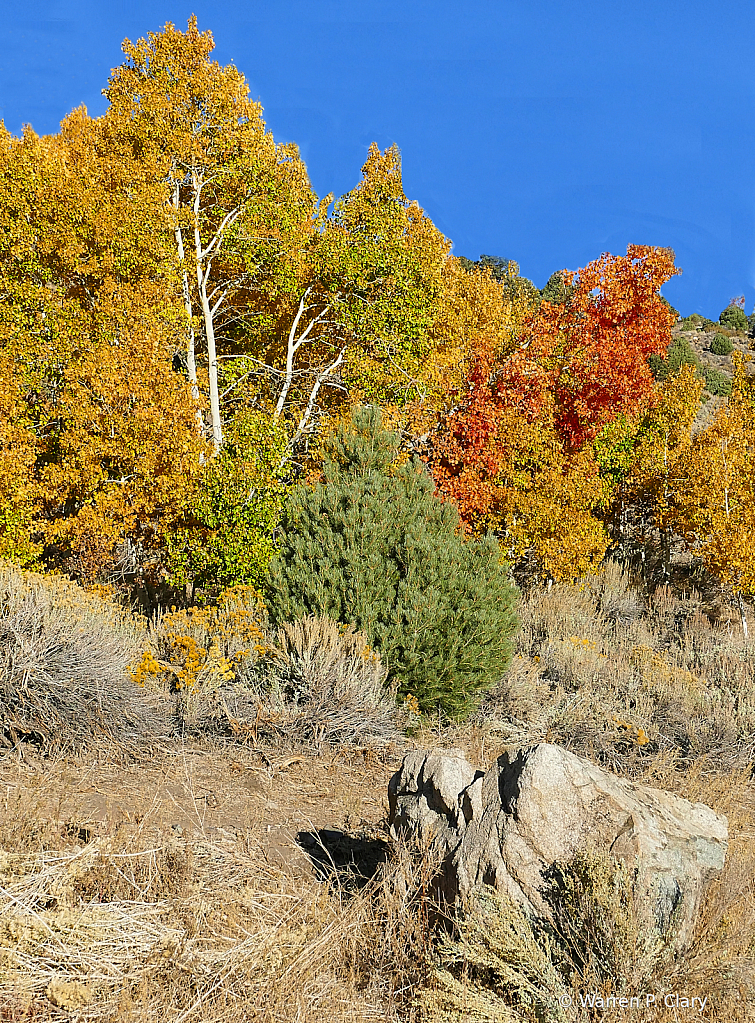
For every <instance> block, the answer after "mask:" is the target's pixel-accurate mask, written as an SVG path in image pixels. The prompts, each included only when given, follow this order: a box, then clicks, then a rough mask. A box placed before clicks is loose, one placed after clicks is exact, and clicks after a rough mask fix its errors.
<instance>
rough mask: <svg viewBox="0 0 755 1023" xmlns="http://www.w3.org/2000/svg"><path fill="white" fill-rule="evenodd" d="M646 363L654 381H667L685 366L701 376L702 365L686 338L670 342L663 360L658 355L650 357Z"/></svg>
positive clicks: (677, 338)
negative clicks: (691, 367) (693, 368)
mask: <svg viewBox="0 0 755 1023" xmlns="http://www.w3.org/2000/svg"><path fill="white" fill-rule="evenodd" d="M648 361H649V363H650V370H651V372H652V374H653V376H654V377H655V379H656V380H667V379H668V378H669V377H673V376H676V374H677V373H678V372H679V370H680V369H681V367H682V366H683V365H685V364H687V365H690V366H694V367H695V369H696V370H697V371H698V373H700V374H701V375H702V363H701V362H700V360H699V359H698V357H697V356H696V355H695V352H694V350H693V348H692V345H691V344H690V343H689V341H688V340H687V338H686V337H675V338H674V339H673V340H672V342H671V344H670V345H669V346H668V352H667V353H666V358H665V359H663V358H661V356H660V355H651V356H650V358H649V360H648Z"/></svg>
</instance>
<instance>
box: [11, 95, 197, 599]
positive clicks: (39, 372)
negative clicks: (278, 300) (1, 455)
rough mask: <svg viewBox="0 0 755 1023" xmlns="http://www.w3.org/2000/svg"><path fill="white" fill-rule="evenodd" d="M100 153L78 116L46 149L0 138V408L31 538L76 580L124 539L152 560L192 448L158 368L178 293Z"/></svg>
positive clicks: (98, 567) (32, 141)
mask: <svg viewBox="0 0 755 1023" xmlns="http://www.w3.org/2000/svg"><path fill="white" fill-rule="evenodd" d="M101 142H102V139H101V138H100V136H99V135H98V126H97V124H94V123H93V122H91V121H90V120H89V119H88V118H87V116H86V112H85V111H83V110H80V111H76V112H75V113H74V114H73V115H71V117H69V118H68V119H67V121H66V122H65V124H64V126H63V130H62V132H61V135H60V136H58V137H55V138H44V139H40V138H39V137H37V136H36V135H35V134H34V133H33V132H31V131H30V130H27V132H26V133H25V134H24V136H23V137H22V138H21V139H14V138H12V137H11V136H9V135H8V133H5V134H4V135H3V136H2V138H0V143H1V146H0V220H2V224H1V225H0V226H2V227H3V229H4V230H3V231H2V232H0V239H1V240H0V288H1V289H2V291H3V292H4V294H5V296H6V300H5V301H4V302H2V303H0V362H1V363H2V366H3V368H4V369H3V372H2V373H0V388H2V391H3V397H2V399H0V400H3V401H6V402H12V403H13V407H14V409H15V414H14V418H15V421H16V422H17V423H19V424H23V429H24V431H25V433H24V444H23V445H22V450H25V451H26V455H25V456H24V457H25V459H26V460H25V462H24V465H25V470H24V472H25V481H26V497H25V498H24V501H26V506H27V508H32V507H33V509H34V529H33V531H32V532H33V533H34V534H36V535H37V538H38V540H39V542H41V543H44V545H45V551H46V553H45V559H46V561H47V562H48V563H49V564H51V565H59V566H61V567H64V568H65V569H66V570H68V571H71V572H74V573H75V574H77V575H78V576H79V577H80V578H82V579H83V580H85V581H91V580H93V579H94V578H95V577H96V576H98V575H99V574H102V573H105V572H106V571H107V570H108V569H110V568H112V565H113V559H114V557H115V554H114V550H115V548H116V546H118V545H119V544H122V543H123V542H125V541H127V540H131V541H133V542H134V543H137V544H141V545H142V547H145V548H150V547H159V545H160V542H161V541H160V537H159V533H160V529H161V528H163V526H164V524H166V523H167V522H168V521H169V520H170V518H171V516H172V515H173V514H174V512H175V511H176V509H177V508H178V507H179V505H180V501H181V496H182V494H183V491H184V489H185V488H186V487H187V485H188V483H189V482H190V479H191V474H192V472H194V471H196V469H197V468H198V467H199V461H200V455H201V452H202V450H203V449H204V442H203V441H202V439H201V437H200V436H199V434H198V430H197V423H196V410H195V407H194V405H193V402H192V398H191V394H190V391H189V389H188V387H187V385H186V382H185V381H184V380H183V379H182V377H181V376H180V375H178V374H176V373H175V372H173V370H172V359H173V354H174V352H175V330H176V324H177V322H178V321H177V317H178V320H180V317H181V315H182V314H181V307H180V302H179V301H178V300H180V292H178V290H177V286H176V281H175V279H174V278H173V277H172V273H171V268H170V265H169V264H166V262H165V258H164V256H165V254H164V252H162V251H161V250H160V248H159V246H155V245H154V244H151V245H150V246H148V247H146V248H145V246H144V241H145V238H144V236H143V235H142V234H141V233H140V232H139V231H134V230H130V229H129V227H128V225H129V223H130V222H131V220H133V213H134V207H135V206H139V207H140V209H141V219H142V222H143V221H144V220H145V218H147V213H148V211H149V209H150V206H149V203H148V202H147V201H146V199H145V202H144V203H143V204H142V203H141V201H140V198H139V195H138V194H137V193H138V189H137V188H136V185H137V184H138V182H137V183H133V184H134V194H130V193H129V190H128V189H125V188H121V187H120V185H119V184H118V183H117V181H116V183H115V184H113V181H114V179H115V178H116V177H117V174H116V171H115V170H114V169H113V167H112V161H111V159H110V156H109V155H108V153H107V147H106V146H104V144H102V145H101V144H100V143H101ZM111 186H112V187H111ZM151 224H152V227H153V228H154V222H153V221H152V222H151ZM147 233H148V234H149V235H150V237H151V231H148V232H147ZM11 392H12V393H11ZM18 429H20V426H19V427H18ZM32 453H33V458H32ZM0 493H1V491H0ZM3 507H4V509H6V511H5V512H4V514H6V515H7V514H11V513H12V508H9V506H8V504H7V503H6V504H5V505H4V506H3ZM30 535H31V534H30Z"/></svg>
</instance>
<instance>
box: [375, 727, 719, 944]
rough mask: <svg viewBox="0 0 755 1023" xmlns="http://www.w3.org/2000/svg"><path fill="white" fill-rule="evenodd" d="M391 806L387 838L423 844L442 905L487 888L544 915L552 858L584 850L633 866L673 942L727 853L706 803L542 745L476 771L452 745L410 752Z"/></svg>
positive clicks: (685, 930)
mask: <svg viewBox="0 0 755 1023" xmlns="http://www.w3.org/2000/svg"><path fill="white" fill-rule="evenodd" d="M388 802H389V806H390V817H389V821H390V825H391V834H392V836H393V837H394V838H398V837H400V836H403V837H404V838H407V837H408V838H409V839H410V840H411V842H412V843H414V842H416V843H418V844H419V846H420V847H422V848H425V849H428V850H431V851H432V853H433V855H434V856H435V857H437V859H438V861H439V862H440V863H441V870H440V875H439V884H440V888H441V891H442V893H443V895H444V896H445V898H446V899H447V900H448V901H453V900H454V899H456V898H457V897H458V896H462V897H463V896H465V895H467V894H468V893H469V892H471V891H472V890H473V889H474V888H475V887H477V886H479V885H480V884H487V885H492V886H493V887H495V888H498V889H499V890H502V891H505V892H507V893H508V894H509V895H510V896H511V897H512V898H514V899H515V900H516V901H517V902H518V903H519V904H520V905H521V906H522V908H523V909H524V911H525V912H527V913H528V914H529V915H531V916H533V917H540V918H545V919H547V918H548V917H549V915H550V911H549V906H548V901H547V898H546V896H547V893H548V891H549V888H550V882H549V877H552V875H553V871H552V867H553V865H554V864H564V863H566V862H568V861H569V860H570V859H571V858H572V857H573V856H574V855H575V854H576V853H578V852H579V851H582V850H584V851H590V852H594V853H603V854H608V855H610V856H611V857H613V858H614V859H616V860H623V861H624V862H627V863H628V864H630V865H631V866H633V867H636V868H637V870H636V875H635V882H634V884H635V888H634V891H635V897H636V898H637V899H639V900H640V901H641V902H642V903H644V905H645V907H646V909H650V911H651V912H650V913H649V914H648V915H649V916H650V918H651V920H653V921H654V926H655V927H656V928H657V930H658V933H659V934H662V935H664V936H665V937H666V938H669V939H670V940H671V941H672V944H673V945H674V947H676V948H682V947H684V946H686V945H688V944H689V942H690V941H691V938H692V934H693V930H694V926H695V922H696V920H697V916H698V913H699V909H700V904H701V900H702V896H703V892H704V889H705V886H706V884H707V882H708V881H709V880H710V879H711V878H712V877H713V876H714V875H715V874H717V873H718V872H719V871H720V870H721V869H722V868H723V865H724V859H725V857H726V849H727V837H728V831H727V821H726V818H725V817H722V816H719V815H718V814H716V813H714V811H713V810H711V809H710V807H708V806H705V805H703V804H702V803H691V802H689V801H688V800H686V799H682V798H680V797H679V796H675V795H672V794H671V793H669V792H664V791H662V790H660V789H655V788H650V787H649V786H645V785H639V784H635V783H632V782H630V781H627V780H625V779H622V778H618V777H616V776H615V775H613V774H610V773H609V772H607V771H604V770H602V769H601V768H600V767H598V766H597V765H596V764H593V763H591V762H590V761H588V760H585V759H583V758H582V757H578V756H576V755H574V754H573V753H569V752H568V751H566V750H564V749H561V748H560V747H558V746H554V745H552V744H550V743H538V744H537V745H534V746H530V747H528V748H526V749H520V750H519V751H517V752H516V753H514V754H509V753H504V754H503V756H501V757H499V758H498V760H497V761H496V763H495V765H494V766H493V767H491V768H490V770H488V771H487V772H484V773H483V772H482V771H479V770H475V768H474V767H473V766H472V765H471V764H470V763H469V762H468V761H467V759H466V757H465V756H464V754H463V753H462V751H461V750H447V751H443V752H441V753H426V752H423V751H421V750H420V751H415V752H413V753H410V754H409V755H408V756H406V757H405V758H404V761H403V764H402V766H401V769H400V770H399V771H398V772H397V773H396V774H395V775H394V776H393V777H392V778H391V781H390V784H389V787H388Z"/></svg>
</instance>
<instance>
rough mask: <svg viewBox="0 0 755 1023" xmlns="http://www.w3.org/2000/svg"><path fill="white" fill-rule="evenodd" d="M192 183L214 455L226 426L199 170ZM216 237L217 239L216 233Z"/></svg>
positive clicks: (198, 282) (220, 444)
mask: <svg viewBox="0 0 755 1023" xmlns="http://www.w3.org/2000/svg"><path fill="white" fill-rule="evenodd" d="M192 184H193V186H194V254H195V258H196V266H197V288H198V291H199V303H200V305H201V307H202V319H203V321H204V333H205V341H206V343H207V368H208V373H209V382H210V422H211V424H212V446H213V448H214V449H215V454H217V453H218V452H219V451H220V449H221V447H222V446H223V427H222V423H221V419H220V397H219V394H218V355H217V351H216V348H215V324H214V317H213V310H212V307H211V306H210V300H209V298H208V296H207V280H208V278H209V276H210V268H211V266H212V258H211V256H210V255H209V253H208V251H207V250H204V249H203V248H202V238H201V235H200V233H199V201H200V197H201V194H202V181H201V180H200V178H199V176H198V175H197V174H196V172H194V173H193V174H192ZM215 237H216V238H217V234H216V236H215ZM213 241H214V239H213ZM211 247H212V243H211V244H210V246H208V249H211ZM205 260H206V264H205Z"/></svg>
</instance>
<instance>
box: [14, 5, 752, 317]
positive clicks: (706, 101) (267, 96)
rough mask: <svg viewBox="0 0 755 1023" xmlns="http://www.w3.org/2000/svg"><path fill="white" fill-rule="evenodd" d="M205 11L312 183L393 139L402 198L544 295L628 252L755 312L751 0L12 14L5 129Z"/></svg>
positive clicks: (712, 303)
mask: <svg viewBox="0 0 755 1023" xmlns="http://www.w3.org/2000/svg"><path fill="white" fill-rule="evenodd" d="M192 13H196V15H197V18H198V21H199V28H200V29H201V30H205V29H208V28H209V29H211V30H212V32H213V35H214V37H215V43H216V49H215V53H214V56H215V58H216V59H217V60H219V61H220V63H221V64H227V63H231V62H232V63H234V64H235V65H236V66H237V67H238V68H239V70H240V71H242V73H243V74H244V75H245V76H246V78H247V80H248V81H249V84H250V87H251V93H252V96H253V97H254V98H255V99H259V100H260V101H261V103H262V105H263V107H264V111H265V119H266V121H267V125H268V127H269V128H270V130H272V132H273V134H274V135H275V137H276V139H277V140H279V141H295V142H297V143H298V144H299V146H300V149H301V152H302V155H303V157H304V159H305V160H306V163H307V166H308V168H309V173H310V177H311V179H312V182H313V185H314V188H315V190H316V191H317V192H318V193H319V194H320V195H323V194H325V193H326V192H329V191H333V192H335V193H336V194H341V193H343V192H345V191H347V190H348V189H350V188H352V187H353V186H354V184H356V182H357V180H358V179H359V171H360V168H361V165H362V163H363V162H364V159H365V156H366V153H367V148H368V146H369V144H370V142H372V141H376V142H377V143H378V144H379V145H380V146H381V148H384V147H385V146H387V145H389V144H391V143H393V142H396V143H398V145H399V146H400V148H401V150H402V157H403V168H404V187H405V191H406V193H407V195H408V196H409V197H410V198H412V199H416V200H417V201H418V202H419V203H420V205H421V206H422V207H424V209H425V210H426V211H427V213H428V214H429V215H430V216H431V217H432V219H433V220H434V222H435V223H436V224H437V226H438V227H439V228H440V229H441V230H442V231H444V232H445V234H447V235H448V236H449V238H451V239H452V241H453V243H454V252H455V253H456V254H457V255H463V256H468V257H470V258H472V259H476V258H477V257H478V256H479V255H480V254H481V253H489V254H492V255H500V256H505V257H508V258H510V259H516V260H517V261H518V262H519V264H520V266H521V271H522V273H523V274H524V275H525V276H527V277H530V278H531V279H532V280H533V281H534V282H535V284H537V285H538V287H542V286H543V284H545V281H546V280H547V278H548V276H549V275H550V274H551V273H552V271H554V270H556V269H559V268H562V267H568V268H570V269H576V268H577V267H579V266H583V265H584V264H585V263H587V262H589V261H590V260H591V259H595V258H597V257H598V256H599V255H600V253H601V252H613V253H624V252H625V251H626V246H627V244H629V243H638V244H650V245H668V246H671V247H672V248H673V249H674V250H675V252H676V256H677V265H678V266H680V267H681V268H682V269H683V271H684V273H683V275H682V276H681V277H677V278H674V279H673V280H672V281H670V282H669V284H667V285H666V287H665V288H664V294H665V295H666V296H667V297H668V299H669V300H670V301H671V302H672V304H673V305H675V306H677V308H679V309H680V311H681V312H683V313H691V312H701V313H703V314H704V315H706V316H710V317H711V318H717V317H718V314H719V312H720V311H721V310H722V309H723V308H724V307H725V306H726V305H727V303H728V302H729V300H730V299H731V298H732V297H733V296H735V295H738V294H744V295H745V296H746V303H747V304H746V309H747V312H748V313H749V312H751V311H752V309H753V305H754V304H755V246H754V242H755V209H754V206H755V117H753V114H754V113H755V110H754V108H755V70H754V68H755V64H754V62H753V58H752V50H751V45H752V42H753V40H754V39H755V32H754V31H753V30H755V4H753V3H752V2H751V0H745V2H742V0H726V2H725V3H721V4H711V3H710V2H706V3H703V2H700V0H683V2H682V0H633V2H632V3H628V2H627V0H621V2H616V0H602V2H600V3H593V2H582V0H573V2H562V0H493V2H490V0H487V2H485V0H468V2H467V3H466V4H461V3H459V2H458V0H455V2H453V3H452V2H449V0H433V2H425V0H403V2H400V0H351V2H345V0H291V2H289V0H263V2H260V0H244V2H243V3H242V2H236V0H224V2H223V3H218V2H204V0H189V2H188V3H183V2H174V0H167V2H164V3H155V2H152V0H132V2H126V0H111V2H110V3H108V4H103V3H102V2H94V0H52V2H51V0H33V2H31V0H26V2H23V3H22V2H18V0H6V2H5V3H4V4H3V17H2V20H1V21H0V116H1V117H3V118H4V120H5V124H6V127H7V128H8V129H9V130H10V131H12V132H14V133H16V134H17V133H20V131H21V128H22V124H24V123H30V124H31V125H32V127H33V128H34V129H35V130H36V131H37V132H39V133H40V134H45V133H50V132H55V131H56V130H57V128H58V124H59V122H60V120H61V118H62V117H63V116H65V114H66V113H68V112H69V111H70V110H71V109H73V108H74V107H76V106H78V105H80V104H81V103H84V104H86V106H87V108H88V109H89V112H90V113H91V114H93V115H97V114H101V113H103V112H104V109H105V99H104V97H103V96H102V95H101V90H102V89H103V88H104V87H105V85H106V83H107V78H108V74H109V72H110V69H111V68H112V67H114V66H116V65H117V64H119V63H121V61H122V60H123V55H122V53H121V50H120V46H121V42H122V40H123V39H124V38H125V37H128V38H131V39H136V38H138V37H139V36H145V35H146V34H147V33H148V32H149V31H157V30H158V29H160V28H161V27H162V26H163V25H164V24H165V22H166V21H172V22H173V23H174V24H175V25H176V26H177V27H179V28H185V27H186V23H187V21H188V18H189V16H190V14H192Z"/></svg>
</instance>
